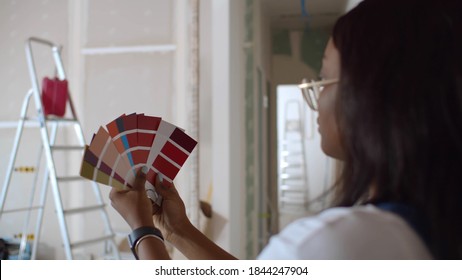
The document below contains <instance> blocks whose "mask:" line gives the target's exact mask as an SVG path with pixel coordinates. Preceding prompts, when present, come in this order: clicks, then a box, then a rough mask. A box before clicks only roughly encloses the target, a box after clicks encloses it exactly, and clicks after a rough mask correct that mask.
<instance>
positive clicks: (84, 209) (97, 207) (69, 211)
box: [63, 204, 106, 215]
mask: <svg viewBox="0 0 462 280" xmlns="http://www.w3.org/2000/svg"><path fill="white" fill-rule="evenodd" d="M105 206H106V205H105V204H100V205H95V206H88V207H80V208H74V209H67V210H64V211H63V212H64V214H69V215H71V214H77V213H83V212H90V211H95V210H100V209H103V208H104V207H105Z"/></svg>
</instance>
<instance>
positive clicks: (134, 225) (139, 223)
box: [130, 219, 154, 230]
mask: <svg viewBox="0 0 462 280" xmlns="http://www.w3.org/2000/svg"><path fill="white" fill-rule="evenodd" d="M140 227H154V222H153V221H152V219H149V220H148V219H144V220H135V221H133V222H131V223H130V228H131V229H132V230H135V229H137V228H140Z"/></svg>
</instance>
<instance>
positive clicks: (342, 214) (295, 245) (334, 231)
mask: <svg viewBox="0 0 462 280" xmlns="http://www.w3.org/2000/svg"><path fill="white" fill-rule="evenodd" d="M431 258H432V257H431V255H430V253H429V251H428V249H427V248H426V246H425V244H424V243H423V242H422V240H421V239H420V237H419V236H418V235H417V233H416V232H415V231H414V230H413V229H412V228H411V227H410V226H409V225H408V224H407V222H406V221H405V220H403V219H402V218H401V217H399V216H397V215H396V214H393V213H391V212H388V211H384V210H381V209H379V208H377V207H375V206H373V205H366V206H355V207H337V208H332V209H328V210H326V211H323V212H321V213H320V214H318V215H316V216H312V217H308V218H302V219H300V220H297V221H295V222H293V223H291V224H290V225H288V226H287V227H286V228H284V229H283V230H282V231H281V232H280V233H279V234H278V235H276V236H273V237H272V238H271V239H270V242H269V244H268V245H267V246H266V248H264V249H263V251H262V252H261V253H260V255H259V256H258V259H273V260H274V259H324V260H329V259H360V260H367V259H390V260H394V259H431Z"/></svg>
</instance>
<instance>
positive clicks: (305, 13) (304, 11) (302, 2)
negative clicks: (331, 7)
mask: <svg viewBox="0 0 462 280" xmlns="http://www.w3.org/2000/svg"><path fill="white" fill-rule="evenodd" d="M300 4H301V8H302V16H303V17H308V12H307V11H306V8H305V0H300Z"/></svg>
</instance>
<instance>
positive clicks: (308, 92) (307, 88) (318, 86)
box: [298, 79, 338, 111]
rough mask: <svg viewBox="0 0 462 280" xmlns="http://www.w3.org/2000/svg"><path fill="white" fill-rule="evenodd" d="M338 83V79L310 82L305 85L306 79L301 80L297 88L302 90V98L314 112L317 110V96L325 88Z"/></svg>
mask: <svg viewBox="0 0 462 280" xmlns="http://www.w3.org/2000/svg"><path fill="white" fill-rule="evenodd" d="M335 83H338V79H329V80H318V81H315V80H311V82H309V83H307V82H306V79H303V81H302V83H301V84H299V85H298V87H299V88H300V89H301V90H302V95H303V98H304V99H305V101H306V103H307V104H308V106H309V107H310V108H311V109H312V110H314V111H317V110H318V99H319V94H320V93H321V92H322V90H323V89H324V87H325V86H328V85H332V84H335Z"/></svg>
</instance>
